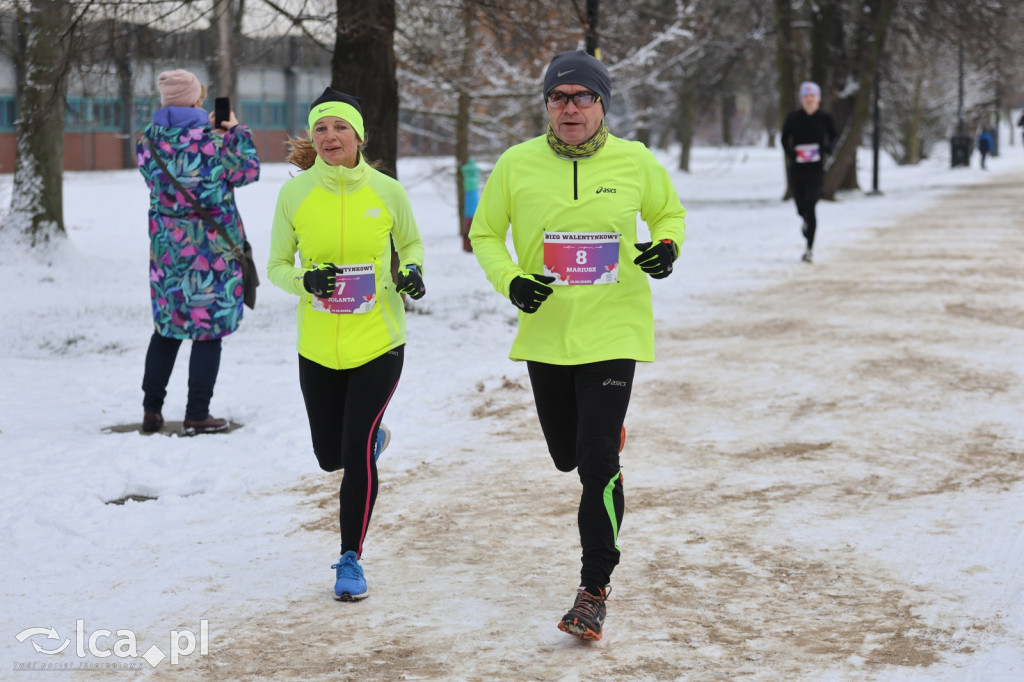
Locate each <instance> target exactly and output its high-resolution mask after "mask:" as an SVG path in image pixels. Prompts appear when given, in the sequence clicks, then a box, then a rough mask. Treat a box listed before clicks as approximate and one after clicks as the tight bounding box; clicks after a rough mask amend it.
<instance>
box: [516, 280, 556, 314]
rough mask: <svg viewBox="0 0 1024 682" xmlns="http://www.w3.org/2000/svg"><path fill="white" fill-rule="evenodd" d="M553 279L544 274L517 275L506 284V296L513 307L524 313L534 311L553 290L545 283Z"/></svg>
mask: <svg viewBox="0 0 1024 682" xmlns="http://www.w3.org/2000/svg"><path fill="white" fill-rule="evenodd" d="M531 277H532V278H533V279H531ZM554 281H555V278H554V277H548V276H546V275H530V276H529V277H524V276H522V275H519V276H518V277H516V278H515V279H514V280H512V283H511V284H509V285H508V298H509V300H510V301H512V304H513V305H514V306H515V307H517V308H519V309H520V310H522V311H523V312H524V313H535V312H537V309H538V308H540V304H541V303H543V302H544V301H546V300H548V296H550V295H551V292H552V291H554V289H552V288H551V287H549V286H545V285H546V284H551V283H552V282H554Z"/></svg>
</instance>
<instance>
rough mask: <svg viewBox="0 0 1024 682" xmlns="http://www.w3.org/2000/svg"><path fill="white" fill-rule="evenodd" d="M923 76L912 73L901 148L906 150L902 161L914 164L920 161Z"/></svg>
mask: <svg viewBox="0 0 1024 682" xmlns="http://www.w3.org/2000/svg"><path fill="white" fill-rule="evenodd" d="M923 82H924V76H923V75H922V74H921V73H917V74H915V75H914V99H913V103H912V105H911V112H910V126H909V127H908V129H907V137H906V142H905V144H904V145H903V149H904V150H906V157H905V158H904V163H907V164H910V165H912V166H916V165H917V164H918V163H920V162H921V107H922V103H921V88H922V85H923Z"/></svg>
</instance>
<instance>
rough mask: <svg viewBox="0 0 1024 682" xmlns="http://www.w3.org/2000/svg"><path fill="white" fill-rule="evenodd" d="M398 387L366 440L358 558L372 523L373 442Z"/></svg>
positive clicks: (375, 421) (396, 383) (389, 395)
mask: <svg viewBox="0 0 1024 682" xmlns="http://www.w3.org/2000/svg"><path fill="white" fill-rule="evenodd" d="M397 388H398V382H397V381H396V382H395V385H394V386H393V387H392V388H391V393H389V394H388V399H387V400H385V401H384V406H383V407H381V408H380V412H378V413H377V416H376V417H375V418H374V420H373V426H372V427H371V428H370V436H369V438H367V440H366V506H364V507H363V529H362V532H360V533H359V546H358V548H357V549H356V558H359V557H361V556H363V539H364V538H365V537H366V528H367V526H369V525H370V498H371V497H373V495H372V494H371V493H370V489H371V488H372V487H373V481H372V479H373V443H374V441H375V440H376V439H377V428H378V427H379V426H380V422H381V419H383V418H384V410H386V409H388V403H390V402H391V396H393V395H394V394H395V389H397Z"/></svg>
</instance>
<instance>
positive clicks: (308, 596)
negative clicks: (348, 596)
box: [0, 145, 1024, 681]
mask: <svg viewBox="0 0 1024 682" xmlns="http://www.w3.org/2000/svg"><path fill="white" fill-rule="evenodd" d="M940 151H941V150H940ZM780 156H781V155H780V153H779V152H778V151H777V150H768V149H761V148H731V149H697V150H695V151H694V155H693V172H692V173H690V174H684V173H680V172H677V171H672V175H673V178H674V179H675V182H676V185H677V187H678V189H679V194H680V197H681V198H682V200H683V204H684V205H685V206H686V207H687V210H688V216H687V241H686V244H685V245H684V247H683V249H682V256H681V260H680V261H679V263H678V265H677V268H676V272H675V274H674V275H673V276H672V277H670V278H668V279H666V280H663V281H657V282H653V284H652V288H653V290H654V297H655V314H656V316H657V318H658V320H657V325H658V362H656V363H654V364H653V365H645V366H642V367H640V368H639V370H638V380H637V386H636V388H635V389H634V393H633V395H634V402H633V405H632V406H631V410H630V416H629V418H628V419H627V428H628V429H629V433H630V437H629V442H628V444H627V448H626V451H625V453H624V455H623V466H624V472H625V480H626V504H627V511H626V518H625V522H624V525H623V530H622V535H621V544H622V547H623V551H624V554H623V561H622V564H620V566H619V568H618V569H617V571H616V574H615V576H614V577H613V587H614V591H613V594H612V600H611V601H610V602H609V615H608V620H607V623H606V630H607V634H606V636H605V638H604V639H603V640H602V641H601V642H599V643H596V644H592V645H587V644H582V643H579V642H577V641H576V640H574V639H572V638H570V637H568V636H566V635H564V634H562V633H560V632H558V631H557V630H556V628H555V623H556V622H557V619H558V618H559V617H560V616H561V614H562V613H563V612H564V611H565V610H566V609H567V608H568V606H570V605H571V602H572V597H573V594H574V590H575V587H576V582H575V581H576V579H577V577H578V537H577V535H576V526H575V519H576V515H575V503H576V496H577V487H578V482H577V481H576V479H575V476H574V475H561V474H558V473H557V471H556V470H555V469H554V467H553V466H552V465H551V464H550V461H549V458H548V456H547V454H546V451H545V448H544V445H543V441H542V439H541V438H540V435H539V429H538V428H537V424H536V417H535V414H534V412H533V406H532V398H531V395H530V392H529V383H528V380H527V378H526V373H525V367H524V366H523V365H522V364H520V363H512V362H510V361H509V360H508V359H507V352H508V348H509V346H510V344H511V339H512V337H513V335H514V331H515V309H514V308H513V307H512V306H511V305H510V304H509V303H508V302H507V301H505V300H504V299H502V298H501V297H499V296H498V295H497V294H495V293H494V292H493V291H492V290H491V288H490V286H489V284H488V283H487V281H486V280H485V278H484V276H483V273H482V271H481V270H480V269H479V267H478V266H477V264H476V261H475V259H474V258H473V256H472V255H470V254H466V253H464V252H462V250H461V240H460V238H459V237H458V236H457V221H456V219H455V205H454V196H453V195H452V191H451V189H452V187H453V184H454V183H453V180H452V176H451V173H452V168H451V162H450V160H448V159H419V160H407V161H403V162H402V163H401V164H400V168H399V170H400V177H401V180H402V182H403V184H404V185H405V186H406V188H407V190H408V192H409V194H410V197H411V199H412V202H413V207H414V209H415V212H416V216H417V219H418V221H419V224H420V228H421V231H422V233H423V235H424V240H425V244H426V253H427V261H426V266H425V270H426V283H427V296H426V297H425V298H424V299H423V300H422V301H420V302H415V303H413V304H412V310H411V311H410V314H409V321H408V328H409V335H408V337H409V338H408V346H407V351H406V364H405V372H404V374H403V378H402V382H401V383H400V384H399V389H398V392H397V394H396V396H395V399H394V400H393V401H392V403H391V406H390V408H389V410H388V413H387V415H386V420H385V421H386V422H387V423H388V424H389V426H390V427H391V429H392V431H393V434H394V436H393V440H392V443H391V446H390V448H389V449H388V451H387V452H386V453H385V455H384V456H383V458H382V459H381V463H380V471H381V477H382V483H381V489H380V495H379V498H378V503H377V509H376V512H375V515H374V519H373V522H372V525H371V528H370V533H369V536H368V538H367V543H366V549H365V552H364V557H363V559H364V561H363V563H364V566H365V568H366V572H367V577H368V580H369V583H370V590H371V595H372V596H371V597H370V598H369V599H368V600H367V601H365V602H362V603H358V604H342V603H337V602H335V601H334V600H333V599H332V598H331V597H332V587H333V572H332V571H331V570H330V568H329V567H330V564H331V563H333V561H334V560H335V559H336V557H337V554H336V552H337V530H336V527H337V498H336V496H337V485H338V481H339V477H338V476H334V475H327V474H323V473H322V472H320V471H319V469H318V468H317V466H316V460H315V458H314V457H313V455H312V452H311V449H310V443H309V433H308V425H307V423H306V418H305V412H304V410H303V407H302V400H301V395H300V392H299V386H298V378H297V369H296V355H295V351H294V334H295V331H294V306H295V300H294V298H293V297H291V296H289V295H287V294H285V293H283V292H281V291H279V290H277V289H276V288H275V287H273V285H271V284H269V282H267V281H266V279H265V278H264V283H263V284H262V286H261V287H260V289H259V300H258V304H257V307H256V310H255V311H250V310H246V313H245V319H244V321H243V323H242V328H241V330H240V331H239V333H237V334H235V335H233V336H231V337H229V338H228V339H227V340H226V341H225V345H224V352H223V363H222V368H221V374H220V378H219V380H218V383H217V389H216V393H215V395H214V399H213V404H212V411H213V413H214V414H215V415H217V416H223V417H227V418H229V419H231V420H232V421H234V422H237V423H239V424H241V425H242V427H241V428H239V429H238V430H236V431H233V432H232V433H230V434H227V435H223V434H222V435H211V436H204V437H196V438H191V439H189V438H180V437H178V436H165V435H152V436H143V435H140V434H138V433H135V432H128V433H121V432H111V431H110V430H109V428H108V427H115V426H119V425H125V424H129V423H133V422H138V421H140V420H141V416H142V408H141V399H142V393H141V389H140V383H141V377H142V363H143V358H144V353H145V349H146V346H147V343H148V339H149V335H150V333H151V330H152V323H151V318H150V313H149V299H148V287H147V268H146V265H147V249H148V240H147V235H146V230H145V212H146V201H147V197H146V190H145V186H144V184H143V182H142V179H141V177H140V176H139V175H138V173H137V172H134V171H124V172H97V173H68V174H66V175H65V179H66V182H65V195H64V205H65V214H66V216H67V225H68V233H69V240H68V242H67V243H66V244H64V245H62V246H60V247H59V248H55V249H52V250H50V251H48V252H43V253H26V252H24V251H23V250H18V249H12V248H10V247H9V246H7V247H5V248H4V249H2V250H0V291H2V292H3V295H2V297H0V318H2V319H3V323H2V325H0V376H2V377H3V378H2V379H0V382H2V383H0V385H2V390H0V468H2V472H3V474H2V476H0V515H2V524H0V549H2V555H0V594H2V600H3V601H2V603H3V608H2V609H0V679H10V678H14V677H17V676H15V675H14V673H15V672H19V671H24V670H36V671H37V672H36V674H35V675H33V676H30V677H31V679H72V678H75V679H78V678H89V679H91V678H92V677H104V678H105V676H107V675H109V674H111V673H110V671H109V670H107V669H104V668H101V666H113V665H120V666H129V665H130V666H135V668H134V672H126V673H120V675H121V676H122V677H123V676H128V675H131V676H132V677H133V678H134V677H136V676H138V677H142V676H147V677H156V678H159V677H161V676H162V675H163V674H167V673H172V674H176V676H177V677H178V678H181V677H185V678H188V679H295V680H300V679H301V680H305V679H340V678H346V679H483V678H507V679H570V680H571V679H581V680H582V679H594V678H601V679H708V680H711V679H733V678H736V677H746V678H749V679H757V680H775V679H806V680H821V679H842V680H869V679H870V680H986V681H1003V680H1005V681H1009V680H1019V679H1021V678H1022V677H1024V615H1022V613H1024V612H1022V601H1024V572H1022V571H1021V570H1020V566H1021V565H1022V563H1024V540H1022V535H1021V530H1022V524H1024V507H1022V506H1021V505H1020V503H1019V500H1020V496H1021V494H1022V493H1024V483H1022V480H1024V473H1022V465H1024V419H1021V406H1022V405H1024V388H1022V385H1024V382H1022V379H1024V360H1022V356H1021V353H1020V349H1021V347H1022V341H1024V304H1022V303H1021V301H1022V298H1021V293H1022V286H1024V284H1022V274H1024V272H1022V269H1021V265H1020V263H1021V255H1022V251H1024V246H1022V243H1024V232H1022V228H1024V220H1022V219H1021V217H1020V216H1021V214H1020V211H1019V206H1020V199H1021V197H1022V196H1024V194H1022V189H1021V184H1022V183H1024V151H1022V150H1021V149H1020V147H1019V145H1018V146H1016V147H1014V146H1009V147H1005V148H1004V149H1003V155H1002V156H1001V157H998V158H992V159H990V161H989V164H988V165H989V169H990V170H989V171H987V172H985V171H981V170H979V169H977V168H971V169H957V170H950V169H949V167H948V165H949V164H948V159H947V158H936V159H933V160H930V161H928V162H926V163H924V164H922V165H921V166H919V167H916V168H898V167H895V166H893V165H892V164H890V163H888V162H886V163H885V165H884V166H883V168H882V173H881V186H882V190H883V191H884V195H883V196H879V197H871V196H866V195H865V194H863V193H861V192H854V193H848V194H845V195H844V196H842V197H841V198H840V200H839V201H837V202H823V203H821V204H819V211H818V212H819V224H820V227H819V240H818V245H817V247H816V249H815V251H816V257H817V262H816V263H815V265H814V266H806V265H803V264H801V263H800V262H799V255H800V253H801V251H802V244H801V240H800V236H799V227H798V225H799V220H798V218H797V216H796V215H795V212H794V209H793V207H792V204H791V203H789V202H785V203H784V202H782V201H780V199H779V197H780V195H781V192H782V190H783V182H782V178H781V169H782V165H781V161H780ZM869 159H870V155H869V154H862V155H861V163H862V168H861V182H862V185H863V186H865V187H869V186H870V167H869V166H868V165H867V164H869ZM974 160H975V162H976V159H974ZM664 162H665V164H666V166H667V167H669V168H674V165H675V160H674V158H672V157H670V156H668V155H665V156H664ZM291 172H292V169H290V167H287V166H285V165H268V166H265V167H264V169H263V173H262V179H261V180H260V182H259V183H257V184H256V185H253V186H251V187H246V188H242V189H241V190H240V191H239V192H238V200H239V204H240V206H241V211H242V215H243V216H244V218H245V222H246V226H247V229H248V231H249V236H250V240H251V241H252V243H253V246H254V249H255V252H256V256H257V261H258V262H259V263H260V265H261V268H262V266H263V265H264V264H265V259H266V255H267V244H268V241H269V233H270V218H271V215H272V211H273V206H274V202H275V199H276V196H277V191H278V188H279V187H280V185H281V183H282V182H283V181H284V180H285V179H287V177H288V175H289V173H291ZM10 181H11V177H10V176H0V206H6V205H7V204H8V203H9V193H10ZM976 192H977V193H976ZM982 192H984V193H982ZM974 196H977V197H979V199H977V200H974V201H972V199H971V197H974ZM1008 207H1010V208H1008ZM1011 209H1012V210H1011ZM187 353H188V346H187V345H185V346H183V348H182V353H181V356H180V357H179V361H178V368H177V370H176V372H175V374H174V376H173V377H172V381H171V386H170V388H169V396H168V401H167V404H166V405H165V408H164V415H165V417H167V418H168V419H181V417H182V416H183V413H184V404H185V394H186V379H187V366H186V361H187ZM129 496H135V497H136V498H137V499H138V500H142V498H154V499H148V500H143V501H136V500H135V499H129V500H128V501H127V502H125V503H124V504H110V502H111V501H114V500H123V499H124V498H126V497H129ZM32 628H39V629H41V630H36V631H32V630H30V629H32ZM76 628H77V630H80V634H79V633H77V632H76ZM51 629H52V634H50V633H49V632H44V631H50V630H51ZM103 631H109V632H103ZM129 631H130V635H129ZM48 634H49V636H48ZM190 637H193V638H195V640H196V646H195V648H194V650H190V648H189V643H190ZM19 638H20V639H19ZM132 639H134V640H135V644H136V648H135V649H134V650H132V649H131V647H130V645H131V640H132ZM65 641H67V642H68V643H67V645H66V647H65V648H64V649H63V650H62V651H61V652H60V653H56V654H47V653H45V651H50V650H55V649H58V648H59V647H61V646H62V645H63V644H64V642H65ZM90 642H91V644H90ZM156 650H159V651H156ZM147 651H150V652H151V653H152V654H156V653H159V654H162V655H166V656H168V657H171V655H172V654H174V655H175V656H176V657H177V661H176V662H174V661H172V660H171V659H170V658H168V659H165V660H161V661H159V662H158V664H157V665H156V666H155V667H154V666H153V665H152V664H151V662H150V661H147V660H144V659H143V658H141V656H142V655H143V654H145V653H146V652H147ZM104 653H107V655H106V656H104V655H103V654H104ZM110 654H113V655H110ZM132 654H134V656H133V655H132ZM154 660H156V659H155V658H154ZM55 666H63V669H61V670H59V671H54V672H50V673H47V672H42V671H41V669H44V668H47V667H49V668H50V669H52V668H54V667H55ZM90 668H91V669H93V672H89V669H90ZM17 679H21V677H17Z"/></svg>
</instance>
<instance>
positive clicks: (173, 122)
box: [137, 69, 260, 435]
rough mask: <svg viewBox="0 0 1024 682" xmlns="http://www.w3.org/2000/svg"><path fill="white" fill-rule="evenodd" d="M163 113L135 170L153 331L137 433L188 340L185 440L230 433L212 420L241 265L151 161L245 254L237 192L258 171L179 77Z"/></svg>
mask: <svg viewBox="0 0 1024 682" xmlns="http://www.w3.org/2000/svg"><path fill="white" fill-rule="evenodd" d="M157 87H158V88H159V90H160V105H161V108H160V109H158V110H157V111H156V112H154V114H153V121H152V122H151V123H150V124H149V125H148V126H147V127H146V129H145V131H143V133H142V136H141V137H140V138H139V142H138V148H137V155H138V163H139V170H140V171H141V172H142V176H143V177H144V178H145V179H146V184H147V185H149V190H150V198H149V240H150V251H149V283H150V296H151V297H152V303H153V322H154V325H155V327H156V330H155V331H154V332H153V336H152V337H151V339H150V342H149V350H148V352H147V353H146V369H145V375H144V377H143V380H142V390H143V393H144V398H143V401H142V406H143V420H142V430H143V431H147V432H152V431H159V430H160V428H161V427H162V426H163V423H164V419H163V415H162V408H163V403H164V397H165V396H166V395H167V382H168V381H169V380H170V377H171V371H172V370H173V369H174V360H175V358H176V357H177V354H178V348H179V347H180V346H181V342H182V340H183V339H191V340H192V353H191V357H190V358H189V377H188V403H187V405H186V407H185V419H184V428H183V433H184V434H185V435H193V434H195V433H206V432H211V431H220V430H223V429H225V428H227V420H225V419H218V418H216V417H212V416H211V415H210V399H211V398H212V397H213V387H214V384H215V383H216V381H217V372H218V370H219V368H220V350H221V339H222V338H224V337H225V336H227V335H228V334H230V333H231V332H233V331H235V330H236V329H238V323H239V322H240V321H241V319H242V265H241V263H240V262H239V261H237V260H236V259H234V258H233V257H232V256H231V250H230V247H229V246H228V245H227V244H226V242H225V241H224V239H223V238H221V237H220V236H219V235H218V233H217V230H216V229H214V228H213V227H212V226H211V225H209V224H207V223H206V221H204V220H203V218H202V217H200V216H199V215H198V214H197V213H196V211H195V209H194V208H193V207H192V205H191V204H190V202H189V200H188V199H187V198H186V197H184V196H183V195H182V194H181V192H180V191H179V190H177V189H176V188H175V187H174V185H173V184H172V183H171V181H170V180H168V178H167V175H166V173H165V172H164V171H163V170H162V169H161V168H160V165H159V164H158V163H157V161H156V159H154V158H153V152H152V150H153V149H155V150H156V154H158V155H159V157H160V160H161V161H162V162H163V163H164V165H165V166H166V167H167V170H168V171H170V172H171V173H172V174H173V175H174V177H175V178H176V179H177V180H178V182H179V183H180V184H181V185H182V186H183V187H184V188H185V189H187V190H188V191H189V192H190V193H191V194H192V196H193V197H194V198H195V200H196V201H198V203H199V205H200V206H202V207H203V208H205V209H206V210H207V212H208V213H209V214H210V215H211V216H213V218H214V219H216V220H217V221H218V222H219V223H220V224H221V225H222V226H223V227H224V228H225V229H226V230H227V232H228V234H229V235H231V238H232V240H234V241H235V243H237V244H241V243H242V242H243V239H244V232H243V227H242V221H241V218H240V217H239V215H238V208H237V207H236V206H235V197H234V188H235V187H240V186H242V185H247V184H249V183H251V182H255V181H256V180H258V179H259V174H260V164H259V158H258V157H257V155H256V146H255V145H254V144H253V140H252V136H251V135H250V133H249V129H248V128H246V127H245V126H242V125H239V124H238V120H237V119H236V118H235V114H234V112H232V113H231V117H230V118H229V119H228V120H227V121H224V122H223V123H222V124H221V126H222V127H220V128H215V127H214V124H213V116H212V114H208V113H207V112H206V111H204V110H203V109H202V104H203V100H204V99H205V98H206V88H205V86H204V85H202V84H201V83H200V82H199V79H198V78H196V76H195V74H193V73H191V72H189V71H186V70H184V69H176V70H174V71H165V72H163V73H161V74H160V75H159V77H158V79H157Z"/></svg>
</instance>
